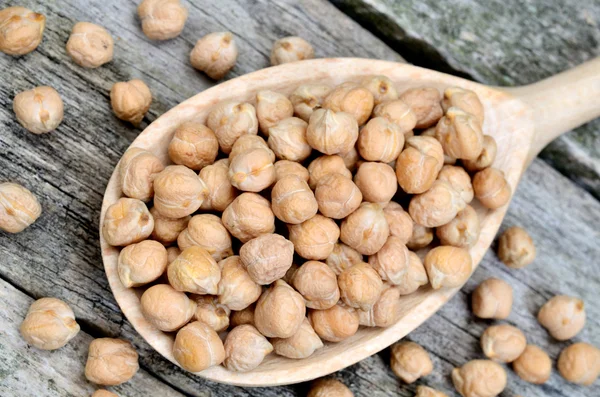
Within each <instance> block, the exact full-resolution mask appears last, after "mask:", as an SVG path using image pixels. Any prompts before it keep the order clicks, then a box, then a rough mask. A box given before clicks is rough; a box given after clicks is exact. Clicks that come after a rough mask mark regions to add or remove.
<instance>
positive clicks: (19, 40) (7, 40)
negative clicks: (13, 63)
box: [0, 7, 46, 56]
mask: <svg viewBox="0 0 600 397" xmlns="http://www.w3.org/2000/svg"><path fill="white" fill-rule="evenodd" d="M45 27H46V17H45V16H43V15H42V14H38V13H36V12H33V11H31V10H29V9H27V8H25V7H7V8H5V9H3V10H0V51H2V52H3V53H5V54H7V55H13V56H19V55H25V54H29V53H30V52H31V51H33V50H35V49H36V48H37V47H38V45H40V42H41V41H42V36H43V35H44V28H45Z"/></svg>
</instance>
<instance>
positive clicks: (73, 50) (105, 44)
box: [67, 22, 114, 69]
mask: <svg viewBox="0 0 600 397" xmlns="http://www.w3.org/2000/svg"><path fill="white" fill-rule="evenodd" d="M113 48H114V42H113V38H112V36H111V35H110V33H108V31H107V30H106V29H104V28H103V27H102V26H99V25H96V24H93V23H89V22H78V23H76V24H75V26H73V30H72V31H71V35H70V36H69V41H67V54H69V56H70V57H71V59H73V62H75V63H76V64H78V65H79V66H83V67H84V68H92V69H93V68H97V67H100V66H102V65H104V64H105V63H107V62H110V61H112V59H113Z"/></svg>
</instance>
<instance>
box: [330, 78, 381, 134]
mask: <svg viewBox="0 0 600 397" xmlns="http://www.w3.org/2000/svg"><path fill="white" fill-rule="evenodd" d="M322 106H323V108H325V109H329V110H332V111H334V112H336V113H337V112H344V113H348V114H350V115H352V117H354V119H355V120H356V122H357V123H358V125H359V126H360V125H363V124H364V123H366V122H367V120H368V119H369V116H371V113H372V112H373V106H374V98H373V94H372V93H371V91H369V90H368V89H367V88H365V87H362V86H361V85H359V84H356V83H352V82H347V83H343V84H340V85H338V86H337V87H335V88H334V89H333V90H332V91H331V92H329V94H328V95H327V96H326V97H325V99H324V100H323V105H322Z"/></svg>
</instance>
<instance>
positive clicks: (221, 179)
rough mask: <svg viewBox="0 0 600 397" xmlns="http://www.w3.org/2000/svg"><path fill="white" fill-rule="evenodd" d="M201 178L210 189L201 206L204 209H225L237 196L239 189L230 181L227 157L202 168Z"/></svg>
mask: <svg viewBox="0 0 600 397" xmlns="http://www.w3.org/2000/svg"><path fill="white" fill-rule="evenodd" d="M248 136H250V135H248ZM200 179H202V180H203V181H204V183H205V184H206V188H207V189H208V195H207V196H206V198H205V199H204V201H202V205H201V206H200V209H202V210H213V211H219V212H222V211H225V208H227V206H228V205H229V204H231V203H232V202H233V200H235V198H236V197H237V194H238V193H237V190H236V189H235V188H234V187H233V186H232V185H231V182H230V181H229V160H227V159H221V160H219V161H216V162H215V163H214V164H212V165H208V166H206V167H204V168H202V170H201V171H200Z"/></svg>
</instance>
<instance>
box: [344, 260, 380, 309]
mask: <svg viewBox="0 0 600 397" xmlns="http://www.w3.org/2000/svg"><path fill="white" fill-rule="evenodd" d="M338 285H339V287H340V296H341V298H342V301H344V303H345V304H346V305H348V306H350V307H353V308H356V309H360V310H364V311H368V310H370V309H371V308H372V307H373V305H374V304H375V303H376V302H377V301H378V300H379V297H380V296H381V292H382V290H383V282H382V281H381V277H379V275H378V274H377V272H376V271H375V269H373V268H372V267H371V266H369V265H368V264H366V263H364V262H363V263H359V264H356V265H354V266H351V267H349V268H348V269H346V270H344V271H343V272H341V273H340V275H339V276H338Z"/></svg>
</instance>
